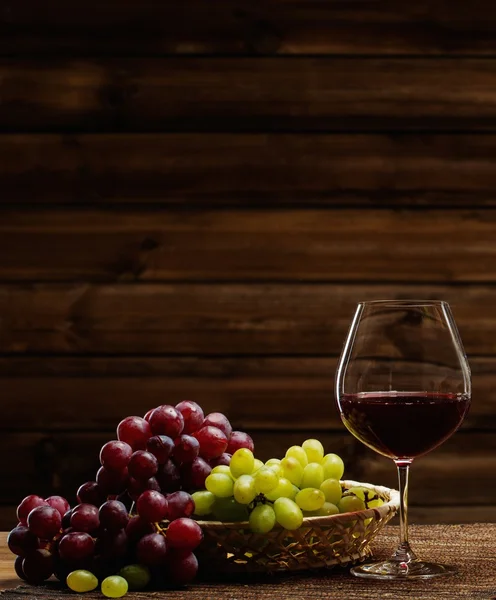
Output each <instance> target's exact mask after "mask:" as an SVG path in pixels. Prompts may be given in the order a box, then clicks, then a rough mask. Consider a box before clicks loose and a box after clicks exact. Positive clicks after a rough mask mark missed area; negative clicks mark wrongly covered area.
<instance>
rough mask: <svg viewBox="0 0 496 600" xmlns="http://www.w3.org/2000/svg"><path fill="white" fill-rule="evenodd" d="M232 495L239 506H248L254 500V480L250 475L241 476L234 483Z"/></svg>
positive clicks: (255, 491) (255, 493) (255, 492)
mask: <svg viewBox="0 0 496 600" xmlns="http://www.w3.org/2000/svg"><path fill="white" fill-rule="evenodd" d="M233 495H234V498H235V500H236V501H237V502H239V503H240V504H250V503H251V502H253V500H255V496H256V495H257V490H256V487H255V479H254V478H253V477H252V476H251V475H241V476H240V477H238V479H236V481H235V482H234V488H233Z"/></svg>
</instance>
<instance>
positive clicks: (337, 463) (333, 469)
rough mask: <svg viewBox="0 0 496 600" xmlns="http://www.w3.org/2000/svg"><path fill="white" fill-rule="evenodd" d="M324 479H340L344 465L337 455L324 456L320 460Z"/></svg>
mask: <svg viewBox="0 0 496 600" xmlns="http://www.w3.org/2000/svg"><path fill="white" fill-rule="evenodd" d="M322 466H323V467H324V479H341V477H342V476H343V473H344V463H343V461H342V460H341V458H339V456H338V455H337V454H326V455H325V456H324V458H323V459H322Z"/></svg>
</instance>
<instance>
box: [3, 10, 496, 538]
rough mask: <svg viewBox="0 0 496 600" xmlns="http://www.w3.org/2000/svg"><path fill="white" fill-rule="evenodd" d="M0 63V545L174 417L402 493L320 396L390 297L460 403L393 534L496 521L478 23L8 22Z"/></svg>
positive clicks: (488, 32)
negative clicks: (418, 526) (18, 519)
mask: <svg viewBox="0 0 496 600" xmlns="http://www.w3.org/2000/svg"><path fill="white" fill-rule="evenodd" d="M0 55H1V59H0V132H1V135H0V353H1V354H0V402H1V414H0V428H1V431H0V486H1V494H0V503H1V507H0V526H1V527H2V528H6V527H8V526H10V525H13V524H15V516H14V508H13V507H14V505H15V504H17V503H18V501H19V500H20V499H21V498H22V497H23V496H24V495H25V494H27V493H33V492H36V493H40V494H45V495H48V494H50V493H62V494H67V495H68V497H69V498H70V500H71V501H73V500H74V494H75V491H76V489H77V486H78V485H79V484H80V483H83V482H84V481H85V480H86V479H87V478H92V477H93V476H94V472H95V470H96V467H97V465H98V459H97V457H98V450H99V448H100V445H101V444H102V443H103V442H104V441H106V440H108V439H112V438H113V437H114V435H115V434H114V433H113V432H114V431H115V426H116V425H117V423H118V421H119V420H120V419H121V418H122V417H124V416H126V415H129V414H144V413H145V412H146V411H147V410H148V409H149V408H150V407H153V406H156V405H158V404H162V403H176V402H177V401H179V400H182V399H185V398H190V399H194V400H196V401H197V402H199V403H200V404H202V405H203V406H204V408H205V412H209V411H213V410H221V411H225V412H226V413H227V415H228V416H229V417H230V418H231V420H232V422H233V424H234V425H235V427H236V428H243V429H246V430H247V431H249V432H250V433H251V434H252V435H253V437H254V439H255V441H256V444H257V454H258V455H260V456H261V457H262V458H268V457H269V456H271V455H276V456H277V455H280V454H281V452H283V450H284V449H285V448H286V447H287V446H289V445H291V444H292V443H301V442H302V441H303V440H304V439H305V438H306V437H309V436H317V437H319V438H320V439H321V440H322V441H323V442H324V443H325V446H326V449H327V451H335V452H338V453H341V454H342V455H343V457H344V458H345V460H346V464H347V472H346V474H347V475H348V476H349V477H355V478H359V479H361V480H366V481H371V482H374V483H380V484H385V485H396V481H395V472H394V468H393V465H392V464H391V463H390V461H387V460H386V459H381V458H379V457H378V456H376V455H375V454H373V453H371V452H368V451H366V450H365V449H364V447H363V446H362V445H360V444H359V443H358V442H357V441H356V440H355V439H354V438H353V437H352V436H351V435H350V434H349V433H348V432H347V431H346V430H345V429H344V427H343V426H342V425H341V422H340V419H339V417H338V414H337V412H336V409H335V407H334V404H333V377H334V370H335V366H336V357H337V356H338V355H339V352H340V350H341V346H342V343H343V341H344V336H345V333H346V330H347V328H348V325H349V322H350V319H351V317H352V314H353V312H354V308H355V305H356V303H357V302H358V301H360V300H364V299H378V298H409V297H422V298H440V299H445V300H447V301H448V302H450V304H451V305H452V308H453V312H454V315H455V318H456V320H457V322H458V325H459V329H460V331H461V335H462V338H463V340H464V343H465V347H466V350H467V353H468V354H469V358H470V362H471V366H472V369H473V387H474V393H473V406H472V410H471V412H470V414H469V416H468V418H467V419H466V422H465V424H464V426H463V429H462V430H461V431H460V432H459V433H458V434H457V435H456V436H454V437H453V438H451V439H450V440H449V441H448V442H446V443H445V444H444V445H443V446H442V447H441V448H439V449H438V450H436V451H435V452H433V453H432V454H431V455H429V456H427V457H425V458H422V459H420V460H419V461H418V462H416V463H415V464H414V467H413V473H412V484H411V504H412V520H413V521H416V522H464V521H484V520H485V521H494V520H496V509H495V504H496V484H495V473H496V453H495V449H496V436H495V428H496V404H495V399H496V390H495V384H496V372H495V367H496V285H495V284H496V264H495V261H496V211H495V208H496V195H495V189H496V168H495V167H496V164H495V156H496V5H495V4H494V2H490V1H487V2H478V1H471V2H453V1H452V0H450V1H448V0H443V1H441V0H438V1H432V0H430V1H422V0H421V1H418V2H385V1H379V0H368V1H367V0H364V1H355V0H347V1H346V2H344V1H334V0H325V1H324V0H321V1H317V0H315V1H312V0H289V1H282V0H281V1H277V2H256V1H253V0H251V1H246V2H240V1H236V0H232V1H222V2H221V1H217V0H208V1H205V0H202V1H198V2H195V1H190V0H183V1H181V2H169V1H168V0H160V1H151V0H143V1H138V0H133V1H129V0H119V1H118V2H117V1H116V0H107V1H105V0H103V1H98V2H96V1H95V0H84V1H83V0H73V1H69V2H68V1H67V0H64V1H62V0H57V1H47V2H40V1H39V0H29V1H28V0H0ZM419 434H421V432H419Z"/></svg>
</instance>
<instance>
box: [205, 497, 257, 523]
mask: <svg viewBox="0 0 496 600" xmlns="http://www.w3.org/2000/svg"><path fill="white" fill-rule="evenodd" d="M212 513H213V515H214V517H215V518H216V519H217V520H219V521H223V522H224V523H226V522H239V521H247V520H248V507H247V506H246V505H244V504H239V502H236V500H235V499H234V498H233V497H232V496H231V497H230V498H216V500H215V503H214V505H213V507H212Z"/></svg>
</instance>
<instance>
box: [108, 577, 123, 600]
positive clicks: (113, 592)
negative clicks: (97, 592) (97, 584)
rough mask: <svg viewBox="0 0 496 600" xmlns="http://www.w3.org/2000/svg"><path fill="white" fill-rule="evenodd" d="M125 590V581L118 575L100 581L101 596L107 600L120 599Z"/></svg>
mask: <svg viewBox="0 0 496 600" xmlns="http://www.w3.org/2000/svg"><path fill="white" fill-rule="evenodd" d="M127 590H128V585H127V581H126V580H125V579H124V577H120V576H119V575H111V576H110V577H107V578H106V579H104V580H103V581H102V594H103V595H104V596H107V598H122V596H124V595H125V594H127Z"/></svg>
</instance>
